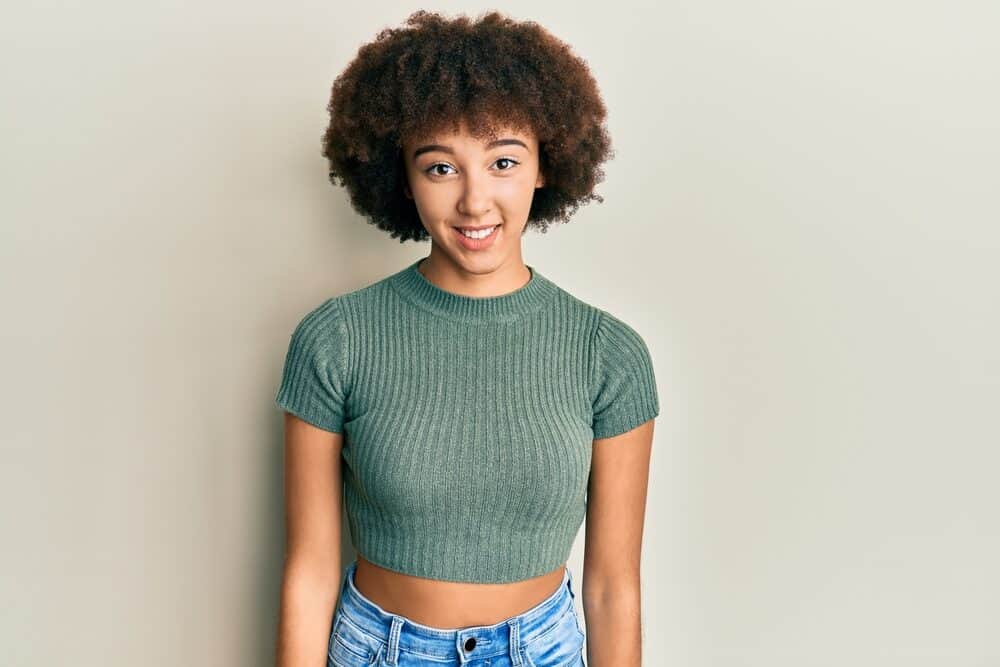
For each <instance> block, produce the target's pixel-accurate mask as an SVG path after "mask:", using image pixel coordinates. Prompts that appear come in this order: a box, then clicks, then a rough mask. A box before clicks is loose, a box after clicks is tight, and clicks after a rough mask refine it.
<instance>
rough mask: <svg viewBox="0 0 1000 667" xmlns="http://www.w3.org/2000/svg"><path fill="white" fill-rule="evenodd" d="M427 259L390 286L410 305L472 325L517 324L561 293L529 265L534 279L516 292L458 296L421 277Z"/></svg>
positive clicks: (403, 272)
mask: <svg viewBox="0 0 1000 667" xmlns="http://www.w3.org/2000/svg"><path fill="white" fill-rule="evenodd" d="M427 257H429V255H428V256H424V257H421V258H419V259H417V260H416V261H415V262H413V263H412V264H410V265H409V266H407V267H406V268H404V269H402V270H401V271H398V272H397V273H395V274H394V275H392V276H391V277H390V278H389V283H390V284H391V285H392V287H393V288H394V289H395V290H396V291H397V292H398V293H399V294H400V295H402V296H403V297H404V298H406V299H407V300H408V301H410V303H412V304H414V305H416V306H418V307H420V308H423V309H424V310H428V311H430V312H432V313H435V314H437V315H439V316H441V317H444V318H446V319H451V320H457V321H462V322H472V323H476V322H502V321H511V320H517V319H520V318H521V317H524V316H525V315H528V314H529V313H531V312H533V311H535V310H537V309H538V308H540V307H541V306H542V304H544V303H545V302H546V301H548V300H549V298H550V297H552V296H553V295H554V294H555V292H556V289H557V288H556V285H555V283H553V282H552V281H550V280H549V279H548V278H546V277H545V276H543V275H542V274H541V273H540V272H539V271H538V269H536V268H535V267H533V266H531V265H530V264H525V266H527V267H528V270H529V271H530V272H531V278H529V279H528V282H526V283H525V284H524V285H522V286H521V287H519V288H517V289H515V290H513V291H512V292H507V293H505V294H499V295H497V296H466V295H464V294H457V293H455V292H449V291H448V290H445V289H442V288H440V287H438V286H437V285H435V284H434V283H432V282H431V281H429V280H428V279H427V278H426V277H425V276H424V274H422V273H420V271H419V270H418V269H417V267H418V266H419V265H420V262H422V261H424V260H425V259H427Z"/></svg>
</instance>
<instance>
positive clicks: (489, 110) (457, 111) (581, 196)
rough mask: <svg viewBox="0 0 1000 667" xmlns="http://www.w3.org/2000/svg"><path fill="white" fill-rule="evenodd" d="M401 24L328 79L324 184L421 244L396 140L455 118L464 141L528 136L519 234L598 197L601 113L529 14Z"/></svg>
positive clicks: (563, 53)
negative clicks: (533, 141)
mask: <svg viewBox="0 0 1000 667" xmlns="http://www.w3.org/2000/svg"><path fill="white" fill-rule="evenodd" d="M405 26H406V27H401V28H385V29H383V30H382V31H381V32H379V33H378V35H377V36H376V38H375V40H374V41H372V42H369V43H367V44H365V45H363V46H362V47H361V48H360V49H359V50H358V53H357V55H356V57H355V58H354V60H353V61H351V63H350V64H349V65H348V66H347V68H346V69H345V70H344V71H343V73H342V74H341V75H340V76H338V77H337V78H336V80H335V81H334V82H333V88H332V93H331V96H330V102H329V104H328V105H327V110H328V111H329V112H330V125H329V127H328V128H327V130H326V132H325V134H324V135H323V155H324V156H325V157H326V158H328V159H329V162H330V174H329V177H330V182H331V183H333V184H334V185H338V179H339V185H342V186H344V187H346V188H347V192H348V194H349V195H350V201H351V205H352V206H353V207H354V209H355V210H357V211H358V212H359V213H361V214H362V215H363V216H364V217H366V218H368V219H369V221H370V222H371V224H374V225H375V226H376V227H378V228H379V229H383V230H385V231H388V232H389V235H390V237H399V241H400V243H402V242H404V241H406V240H409V239H413V240H417V241H422V240H426V239H427V238H429V234H428V233H427V231H426V230H425V229H424V227H423V225H422V224H421V222H420V217H419V214H418V212H417V208H416V205H415V203H414V202H413V200H412V199H409V198H408V197H406V196H405V194H404V191H403V187H404V186H405V185H406V171H405V163H404V161H403V160H404V156H403V155H402V150H401V148H402V146H403V143H404V142H406V141H408V140H409V139H410V138H414V137H418V136H427V135H429V134H435V133H437V132H439V131H442V130H444V129H446V128H447V127H448V125H449V124H450V125H451V126H452V129H453V130H454V131H458V129H459V127H460V125H461V124H462V123H463V122H464V123H465V125H466V127H467V128H468V130H469V132H470V133H471V134H472V135H473V136H475V137H476V138H490V139H492V138H495V137H496V133H497V131H498V130H499V129H500V127H501V126H505V127H510V128H513V129H522V130H524V129H527V130H530V131H531V132H533V133H534V134H535V136H536V137H537V138H538V145H539V168H540V170H541V171H542V174H543V175H544V177H545V185H544V186H543V187H541V188H538V189H537V190H535V193H534V197H533V200H532V204H531V209H530V212H529V215H528V221H527V225H526V227H525V229H527V228H529V227H534V228H536V229H539V230H540V231H541V232H545V231H547V229H548V226H549V223H550V222H553V221H562V222H568V221H569V218H570V216H572V215H573V213H574V212H575V211H576V209H577V208H579V206H580V205H581V204H585V203H587V202H589V201H592V200H596V201H597V202H603V201H604V199H603V198H602V197H600V196H599V195H597V194H594V192H593V189H594V186H595V185H597V184H598V183H600V182H602V181H603V180H604V172H603V171H602V170H601V168H600V165H601V163H603V162H605V161H606V160H608V159H609V158H611V157H612V156H613V151H612V149H611V140H610V137H609V136H608V133H607V130H606V128H605V126H604V120H605V118H606V116H607V111H606V109H605V106H604V102H603V101H602V99H601V95H600V93H599V91H598V87H597V83H596V82H595V81H594V78H593V76H592V75H591V73H590V70H589V68H588V67H587V64H586V62H585V61H584V60H583V59H581V58H579V57H577V56H575V55H573V53H571V51H570V47H569V46H568V45H567V44H565V43H564V42H562V41H560V40H559V39H557V38H556V37H554V36H553V35H552V34H550V33H549V32H547V31H546V30H545V29H544V28H543V27H542V26H540V25H539V24H538V23H536V22H534V21H523V22H517V21H514V20H512V19H510V18H507V17H505V16H503V15H502V14H500V13H499V12H496V11H491V12H489V13H486V14H483V15H480V16H479V17H478V18H477V20H475V21H473V20H471V19H470V18H468V17H466V16H459V17H457V18H455V19H451V20H449V19H446V18H444V17H443V16H441V15H440V14H437V13H432V12H428V11H425V10H420V11H417V12H414V13H413V14H411V15H410V16H409V17H408V18H407V19H406V23H405Z"/></svg>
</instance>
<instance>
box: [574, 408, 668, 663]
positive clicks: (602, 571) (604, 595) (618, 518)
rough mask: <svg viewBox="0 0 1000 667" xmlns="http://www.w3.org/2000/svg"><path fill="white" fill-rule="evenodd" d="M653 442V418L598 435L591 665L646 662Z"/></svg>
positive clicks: (588, 563)
mask: <svg viewBox="0 0 1000 667" xmlns="http://www.w3.org/2000/svg"><path fill="white" fill-rule="evenodd" d="M652 442H653V420H652V419H650V420H649V421H647V422H645V423H644V424H641V425H639V426H637V427H636V428H634V429H632V430H631V431H627V432H625V433H622V434H620V435H616V436H614V437H611V438H604V439H598V440H594V444H593V447H594V450H593V458H592V461H591V469H590V483H589V486H588V490H587V530H586V541H585V547H584V558H583V587H582V594H583V610H584V617H585V619H586V624H587V664H588V665H589V667H636V666H637V665H641V664H642V621H641V597H640V588H639V584H640V572H639V561H640V552H641V549H642V530H643V520H644V518H645V513H646V491H647V487H648V483H649V457H650V450H651V448H652Z"/></svg>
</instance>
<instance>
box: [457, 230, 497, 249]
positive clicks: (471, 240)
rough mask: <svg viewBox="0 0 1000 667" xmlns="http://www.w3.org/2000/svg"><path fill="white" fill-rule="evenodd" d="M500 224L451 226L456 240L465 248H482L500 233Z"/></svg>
mask: <svg viewBox="0 0 1000 667" xmlns="http://www.w3.org/2000/svg"><path fill="white" fill-rule="evenodd" d="M501 226H502V225H500V224H496V225H479V226H475V227H471V226H470V227H452V229H454V230H455V236H456V238H457V239H458V242H459V243H460V244H461V245H462V247H463V248H465V249H466V250H484V249H486V248H488V247H490V246H491V245H493V241H494V240H495V239H496V237H497V236H498V235H499V234H500V232H499V230H500V228H501Z"/></svg>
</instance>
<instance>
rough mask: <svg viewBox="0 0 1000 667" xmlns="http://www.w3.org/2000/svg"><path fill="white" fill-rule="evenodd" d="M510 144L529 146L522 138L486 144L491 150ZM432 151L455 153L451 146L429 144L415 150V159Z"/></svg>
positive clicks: (498, 140)
mask: <svg viewBox="0 0 1000 667" xmlns="http://www.w3.org/2000/svg"><path fill="white" fill-rule="evenodd" d="M508 145H517V146H523V147H524V148H528V146H527V144H525V143H524V142H523V141H521V140H520V139H497V140H496V141H491V142H490V143H488V144H487V145H486V149H487V150H489V149H490V148H494V147H496V146H508ZM431 151H441V152H442V153H451V154H452V155H454V154H455V151H453V150H452V149H451V147H449V146H442V145H441V144H427V145H426V146H421V147H420V148H418V149H417V150H415V151H413V159H414V160H416V159H417V158H418V157H420V156H421V155H423V154H424V153H430V152H431Z"/></svg>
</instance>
